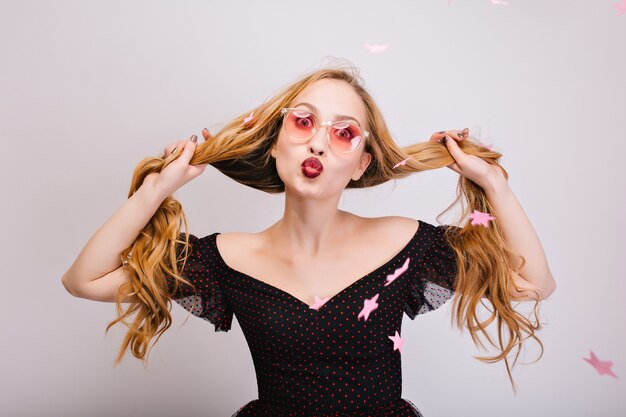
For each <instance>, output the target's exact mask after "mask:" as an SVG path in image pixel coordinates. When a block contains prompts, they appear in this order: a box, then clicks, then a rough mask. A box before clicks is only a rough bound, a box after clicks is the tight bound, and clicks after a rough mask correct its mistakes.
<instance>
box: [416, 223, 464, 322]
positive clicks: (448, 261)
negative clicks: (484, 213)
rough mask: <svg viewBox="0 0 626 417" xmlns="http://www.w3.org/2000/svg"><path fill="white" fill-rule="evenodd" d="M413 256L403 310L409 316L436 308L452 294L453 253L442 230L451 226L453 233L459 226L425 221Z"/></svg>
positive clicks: (453, 278)
mask: <svg viewBox="0 0 626 417" xmlns="http://www.w3.org/2000/svg"><path fill="white" fill-rule="evenodd" d="M420 227H425V230H424V231H423V233H422V234H421V240H420V242H419V243H420V244H419V245H418V249H417V250H418V251H419V250H420V249H419V248H421V250H423V253H422V254H421V256H419V254H418V255H417V256H416V262H417V265H416V266H415V270H414V272H412V273H411V279H410V280H409V289H408V293H407V298H406V302H405V305H404V311H405V313H406V315H407V316H409V318H410V319H411V320H413V319H415V317H416V316H417V315H419V314H424V313H428V312H430V311H433V310H436V309H438V308H439V307H441V306H442V305H443V304H445V303H446V302H447V301H448V300H450V299H451V298H452V297H453V296H454V288H455V284H456V276H457V264H456V255H455V252H454V250H453V249H452V246H451V245H450V243H449V242H448V240H447V239H446V236H445V235H444V232H445V231H446V229H447V228H452V229H453V232H452V233H457V232H458V231H459V230H460V227H458V226H450V225H440V226H434V225H431V224H428V223H425V222H422V223H421V226H420Z"/></svg>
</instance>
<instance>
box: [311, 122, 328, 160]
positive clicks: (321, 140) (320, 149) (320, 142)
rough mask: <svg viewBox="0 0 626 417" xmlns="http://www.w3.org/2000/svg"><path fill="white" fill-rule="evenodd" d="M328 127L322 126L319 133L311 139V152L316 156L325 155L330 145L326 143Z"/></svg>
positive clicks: (318, 130)
mask: <svg viewBox="0 0 626 417" xmlns="http://www.w3.org/2000/svg"><path fill="white" fill-rule="evenodd" d="M326 129H327V127H326V126H320V128H319V129H317V132H315V134H314V135H313V136H312V137H311V139H309V150H310V151H311V152H313V153H314V154H316V155H323V154H324V152H325V151H326V146H327V145H328V143H327V141H326Z"/></svg>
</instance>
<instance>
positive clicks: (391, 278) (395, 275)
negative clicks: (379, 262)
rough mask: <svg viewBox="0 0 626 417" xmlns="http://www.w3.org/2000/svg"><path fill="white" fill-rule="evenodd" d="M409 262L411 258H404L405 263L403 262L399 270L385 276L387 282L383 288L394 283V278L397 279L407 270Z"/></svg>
mask: <svg viewBox="0 0 626 417" xmlns="http://www.w3.org/2000/svg"><path fill="white" fill-rule="evenodd" d="M410 260H411V258H406V261H404V265H402V266H401V267H400V268H398V269H396V271H395V272H394V273H393V274H390V275H387V282H386V283H385V285H384V286H385V287H386V286H387V285H389V284H391V283H392V282H394V281H395V280H396V278H398V277H399V276H400V275H402V274H403V273H405V272H406V270H407V269H409V261H410Z"/></svg>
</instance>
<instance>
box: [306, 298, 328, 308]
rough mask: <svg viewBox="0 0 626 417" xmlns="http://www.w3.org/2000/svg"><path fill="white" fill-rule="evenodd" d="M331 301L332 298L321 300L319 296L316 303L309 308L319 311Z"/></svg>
mask: <svg viewBox="0 0 626 417" xmlns="http://www.w3.org/2000/svg"><path fill="white" fill-rule="evenodd" d="M328 300H330V297H328V298H319V297H318V296H317V295H316V296H315V303H314V304H313V305H310V306H309V308H312V309H315V310H319V308H320V307H321V306H323V305H324V303H325V302H326V301H328Z"/></svg>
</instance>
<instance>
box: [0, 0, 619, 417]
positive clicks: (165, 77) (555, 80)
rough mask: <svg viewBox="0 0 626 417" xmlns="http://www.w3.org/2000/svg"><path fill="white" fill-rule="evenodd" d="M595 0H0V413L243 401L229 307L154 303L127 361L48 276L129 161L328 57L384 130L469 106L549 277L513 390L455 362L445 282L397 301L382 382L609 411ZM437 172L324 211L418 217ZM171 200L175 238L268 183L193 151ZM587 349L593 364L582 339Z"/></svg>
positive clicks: (433, 209)
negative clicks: (435, 296) (596, 362)
mask: <svg viewBox="0 0 626 417" xmlns="http://www.w3.org/2000/svg"><path fill="white" fill-rule="evenodd" d="M616 4H617V2H616V1H614V0H607V1H574V2H572V1H565V0H561V1H552V0H550V1H540V0H527V1H514V0H511V1H509V2H508V4H493V3H491V2H490V1H488V0H483V1H478V0H471V1H457V0H454V1H451V2H450V1H446V0H437V1H435V0H424V1H390V2H384V1H365V0H361V1H347V0H346V1H315V2H313V1H309V2H305V1H297V0H292V1H268V0H266V1H262V2H242V1H228V2H225V1H224V2H217V1H197V0H196V1H185V2H181V1H179V2H174V1H169V2H166V1H106V2H104V1H60V0H59V1H54V2H51V1H24V0H21V1H2V2H0V46H1V49H0V56H1V59H2V61H1V66H0V136H1V139H2V149H1V154H2V156H1V157H0V158H1V160H2V163H1V164H0V169H1V172H0V178H1V181H2V189H3V199H2V205H1V207H2V216H1V220H2V225H1V226H2V234H3V238H2V239H1V240H0V244H1V245H2V251H1V253H2V262H1V263H0V268H1V269H0V275H1V277H2V292H1V293H2V303H0V308H1V311H0V325H1V333H0V334H1V335H2V336H1V337H2V344H1V345H2V354H1V355H0V366H1V368H0V369H2V372H1V376H0V388H1V389H0V414H1V415H4V416H12V417H26V416H29V417H30V416H42V415H45V416H48V417H56V416H64V417H73V416H107V415H110V416H113V415H114V416H119V417H123V416H133V417H144V416H145V417H148V416H150V417H161V416H175V415H176V416H227V417H229V416H231V415H232V413H234V412H235V410H237V409H238V408H239V407H241V406H242V405H243V404H245V403H247V402H248V401H250V400H252V399H255V398H257V389H256V381H255V373H254V367H253V363H252V359H251V356H250V351H249V349H248V347H247V345H246V342H245V339H244V335H243V333H242V331H241V328H240V327H239V324H238V323H237V321H236V318H235V321H234V322H233V328H232V330H231V331H230V332H229V333H216V332H214V329H213V326H212V325H211V324H209V323H207V322H205V321H203V320H201V319H198V318H196V317H194V316H190V317H189V319H188V320H186V321H185V319H186V318H187V312H186V311H185V310H183V309H182V308H181V307H180V306H179V305H176V304H175V305H174V307H173V310H172V312H173V315H174V325H173V327H172V328H171V329H170V330H169V331H168V332H167V333H166V334H165V335H164V336H163V337H162V338H161V339H160V341H159V342H158V344H157V346H156V347H155V348H154V349H153V350H152V354H151V357H150V363H149V367H148V369H145V368H144V367H143V366H142V364H141V362H140V361H138V360H136V359H135V358H134V357H132V355H130V354H127V356H126V358H125V359H124V361H123V362H122V364H121V365H120V366H118V367H116V368H113V366H112V365H113V360H114V357H115V355H116V353H117V351H118V349H119V346H120V344H121V341H122V338H123V336H124V334H125V328H124V327H123V326H120V325H117V326H115V327H114V328H113V329H112V330H111V331H110V332H109V333H108V334H107V335H105V334H104V329H105V327H106V325H107V324H108V323H109V322H110V321H111V320H113V319H114V318H115V317H116V316H115V305H114V304H112V303H101V302H94V301H89V300H85V299H80V298H75V297H72V296H71V295H70V294H69V293H68V292H66V290H65V289H64V287H63V286H62V284H61V276H62V275H63V273H64V272H65V271H66V270H67V269H68V268H69V267H70V265H71V264H72V262H73V261H74V259H75V258H76V256H77V255H78V253H79V252H80V250H81V249H82V247H83V246H84V244H85V243H86V242H87V240H88V239H89V238H90V237H91V236H92V235H93V233H94V232H95V231H96V230H97V229H98V227H100V225H102V224H103V223H104V222H105V221H106V220H107V219H108V218H109V217H110V216H111V215H112V214H113V213H114V212H115V210H117V209H118V208H119V207H120V206H121V205H122V204H123V203H124V201H125V200H126V198H127V193H128V191H129V186H130V180H131V176H132V173H133V170H134V169H135V166H136V164H137V163H138V162H139V161H140V160H141V159H142V158H144V157H147V156H160V155H161V154H162V152H163V148H164V147H165V145H167V144H168V143H171V142H174V141H177V140H181V139H184V138H186V137H188V136H190V135H191V134H193V133H195V134H197V135H198V136H200V137H201V130H202V128H204V127H207V128H209V129H210V130H211V131H213V132H216V131H217V130H218V129H219V128H220V127H221V126H223V125H224V124H225V123H226V122H228V121H229V120H231V118H233V117H235V116H236V115H239V114H241V113H244V112H248V111H249V109H251V108H252V107H253V106H255V105H257V104H258V103H260V102H263V101H264V100H265V99H266V98H267V97H269V96H270V95H272V94H273V93H274V92H275V91H277V90H278V89H279V88H281V87H283V86H284V85H286V84H288V83H289V82H291V81H293V80H295V79H296V78H298V77H300V76H301V75H303V74H304V73H305V72H308V71H310V70H313V69H316V68H319V67H321V66H322V65H324V63H325V62H328V60H329V57H340V58H345V59H348V60H350V61H351V62H353V63H354V64H355V65H356V66H357V67H359V68H360V70H361V75H362V76H363V78H364V79H365V86H366V88H367V89H368V90H369V91H370V92H371V93H372V94H373V96H374V97H375V99H376V100H377V102H378V104H379V105H380V107H381V109H382V110H383V113H384V116H385V118H386V121H387V123H388V125H389V127H390V129H391V131H392V133H393V135H394V137H395V139H396V141H397V143H399V144H400V145H403V146H405V145H409V144H412V143H415V142H419V141H425V140H428V139H429V138H430V135H431V134H432V133H434V132H436V131H439V130H451V129H463V128H465V127H469V128H470V134H471V135H472V136H473V137H477V138H479V139H480V141H481V142H483V143H485V144H493V146H494V149H495V150H497V151H499V152H501V153H503V155H504V157H503V158H502V161H501V162H502V165H503V166H504V167H505V168H506V169H507V171H508V173H509V174H510V178H509V184H510V185H511V187H512V189H513V190H514V192H515V194H516V196H517V198H518V199H519V201H520V202H521V204H522V206H523V207H524V210H525V212H526V214H527V215H528V217H529V218H530V220H531V222H532V224H533V226H534V228H535V230H536V232H537V234H538V236H539V237H540V239H541V242H542V245H543V248H544V250H545V252H546V255H547V258H548V261H549V265H550V268H551V271H552V273H553V275H554V277H555V279H556V280H557V284H558V288H557V290H556V292H555V293H554V294H553V295H552V296H551V297H550V298H549V299H548V300H545V301H543V302H542V304H541V305H540V310H539V313H540V320H541V322H542V324H543V328H542V330H541V331H540V332H539V333H538V336H539V337H540V339H541V341H542V342H543V344H544V347H545V351H544V355H543V357H542V358H541V359H540V360H539V361H538V362H536V363H533V364H529V363H531V362H533V361H534V360H535V359H537V358H538V355H539V353H540V347H539V345H538V344H537V343H536V342H535V341H533V340H529V341H528V342H527V344H526V345H525V347H524V350H523V352H522V354H521V356H520V362H522V363H526V364H520V363H518V365H517V366H516V367H515V368H514V370H513V376H514V378H515V380H516V382H517V383H518V389H519V392H518V395H517V396H515V395H514V394H513V392H512V389H511V387H510V384H509V381H508V378H507V375H506V370H505V367H504V362H498V363H497V364H484V363H482V362H479V361H478V360H476V359H474V357H473V356H480V355H485V354H490V355H492V354H494V353H495V352H496V351H495V349H493V348H492V349H491V350H490V351H487V352H486V351H482V350H480V349H478V348H477V347H476V346H475V345H474V344H473V342H472V341H471V338H470V336H469V333H468V332H466V331H465V332H460V331H458V330H456V329H455V328H453V327H451V326H450V322H449V316H450V312H451V308H450V303H448V304H446V305H445V306H443V307H441V308H440V309H439V310H437V311H435V312H432V313H430V314H427V315H422V316H418V318H417V319H416V320H415V321H411V320H409V319H408V318H407V317H406V316H405V318H404V326H403V328H402V331H403V333H402V336H403V338H404V339H405V346H404V350H403V354H402V367H403V394H402V396H403V398H407V399H409V400H411V401H412V402H414V403H415V404H416V405H417V406H418V407H419V408H420V410H421V411H422V413H423V414H424V415H425V416H426V417H445V416H452V415H464V416H485V417H487V416H489V417H500V416H504V415H506V416H508V417H522V416H529V415H532V416H569V417H574V416H581V417H582V416H590V415H593V416H623V415H625V413H626V395H625V394H626V390H625V389H624V385H623V382H622V379H623V378H624V375H625V374H626V363H625V362H626V353H625V352H626V350H625V349H624V342H625V337H624V330H625V326H624V318H625V317H626V307H624V293H625V291H626V285H625V284H624V281H625V280H624V278H626V276H625V275H624V269H623V263H624V252H625V251H626V245H625V243H624V236H625V231H626V230H625V227H624V221H623V215H624V213H625V208H626V207H625V203H624V202H625V199H624V190H625V187H624V169H623V166H624V160H625V157H624V153H625V151H626V146H624V141H625V140H626V126H625V125H624V120H626V101H625V100H624V97H625V93H626V87H625V84H624V79H625V78H624V76H625V74H626V57H625V51H626V48H624V39H626V14H624V15H621V16H619V15H618V10H617V8H616V7H615V5H616ZM366 43H369V44H388V47H387V49H386V50H385V51H384V52H380V53H371V52H370V51H369V50H368V49H367V48H366V47H365V46H364V45H365V44H366ZM457 179H458V175H457V174H456V173H455V172H453V171H452V170H450V169H447V168H442V169H439V170H433V171H428V172H423V173H420V174H417V175H412V176H410V177H408V178H406V179H404V180H402V181H394V182H391V183H387V184H384V185H382V186H379V187H375V188H371V189H367V190H358V191H354V190H350V191H346V192H345V194H344V195H343V197H342V199H341V204H340V208H342V209H344V210H348V211H351V212H353V213H356V214H359V215H362V216H369V217H375V216H387V215H401V216H408V217H413V218H419V219H421V220H423V221H426V222H429V223H431V224H437V221H436V217H437V215H438V214H439V213H441V212H442V211H443V210H444V209H445V208H446V207H447V206H448V204H450V203H451V202H452V200H453V198H454V194H455V187H456V184H457ZM175 197H177V198H178V199H179V201H181V203H182V204H183V207H184V210H185V213H186V214H187V216H188V220H189V226H190V232H191V233H194V234H196V235H199V236H204V235H207V234H209V233H213V232H215V231H219V232H230V231H244V232H257V231H260V230H262V229H264V228H266V227H268V226H269V225H270V224H272V223H274V222H275V221H276V220H278V219H279V218H280V217H281V216H282V210H283V203H284V195H274V196H273V195H269V194H266V193H263V192H260V191H256V190H254V189H252V188H248V187H245V186H242V185H240V184H238V183H236V182H235V181H232V180H230V179H229V178H228V177H226V176H224V175H222V174H221V173H220V172H219V171H217V170H216V169H215V168H213V167H211V166H209V167H208V168H207V170H206V171H205V172H204V174H203V175H202V176H201V177H199V178H197V179H196V180H194V181H192V182H191V183H189V184H188V185H186V186H185V187H183V188H182V189H180V190H179V191H178V192H177V193H175ZM446 219H448V220H451V219H452V217H450V215H446V216H444V218H443V220H444V221H443V223H446V221H445V220H446ZM519 308H520V311H526V312H530V310H531V308H532V303H522V304H520V307H519ZM533 318H534V316H533ZM493 329H494V327H492V328H491V330H492V334H494V333H493ZM483 340H484V339H483ZM485 342H486V341H485ZM591 351H593V352H594V353H595V354H596V355H597V356H598V358H599V359H601V360H611V361H613V368H612V370H613V372H614V373H615V375H616V376H617V378H614V377H611V376H609V375H599V374H598V372H596V371H595V369H594V368H593V367H591V366H590V365H589V363H587V362H586V361H585V360H584V358H589V357H590V354H591V353H590V352H591ZM514 352H515V351H514Z"/></svg>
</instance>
